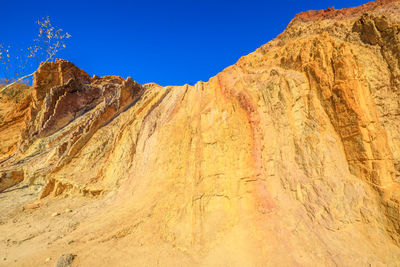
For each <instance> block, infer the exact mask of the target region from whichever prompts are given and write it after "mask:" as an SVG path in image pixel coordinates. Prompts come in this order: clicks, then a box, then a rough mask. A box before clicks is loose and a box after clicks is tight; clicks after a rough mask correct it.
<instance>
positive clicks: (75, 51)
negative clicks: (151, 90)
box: [0, 0, 368, 85]
mask: <svg viewBox="0 0 400 267" xmlns="http://www.w3.org/2000/svg"><path fill="white" fill-rule="evenodd" d="M366 2H368V1H359V0H355V1H344V0H320V1H309V0H303V1H235V0H230V1H219V0H214V1H211V0H202V1H189V0H186V1H180V0H179V1H177V0H170V1H151V0H148V1H145V0H143V1H121V0H113V1H102V0H97V1H85V0H80V1H78V0H68V1H55V0H35V1H34V0H30V1H27V0H25V1H24V0H19V1H16V0H0V10H1V11H2V12H1V13H2V16H1V17H2V18H1V20H0V36H1V39H0V43H4V44H10V45H12V46H14V47H24V46H26V45H29V43H30V40H32V39H33V38H34V37H35V35H36V34H37V25H35V21H37V20H38V19H40V18H42V17H45V16H49V17H50V19H51V21H52V23H53V25H57V26H58V27H60V28H62V29H64V30H66V31H68V32H69V33H70V34H71V35H72V38H71V39H69V42H68V46H67V48H66V49H65V50H64V51H63V52H62V53H60V54H59V56H58V57H60V58H65V59H67V60H70V61H72V62H73V63H75V64H76V65H77V66H78V67H80V68H82V69H84V70H85V71H87V72H88V73H89V74H90V75H93V74H96V75H98V76H103V75H120V76H122V77H127V76H131V77H132V78H133V79H134V80H136V81H138V82H139V83H147V82H156V83H158V84H161V85H181V84H185V83H189V84H194V83H195V82H197V81H199V80H203V81H207V80H208V79H209V78H210V77H212V76H214V75H216V74H217V73H218V72H220V71H221V70H223V69H224V68H226V67H227V66H229V65H232V64H234V63H235V62H236V61H237V60H238V59H239V58H240V57H241V56H243V55H246V54H248V53H251V52H252V51H254V50H255V49H257V48H258V47H260V46H261V45H263V44H265V43H267V42H268V41H270V40H272V39H273V38H275V37H276V36H277V35H278V34H279V33H281V32H282V31H283V30H284V29H285V28H286V26H287V24H288V23H289V22H290V20H291V19H292V18H293V17H294V16H295V15H296V14H297V13H299V12H302V11H306V10H311V9H313V10H318V9H325V8H328V7H331V6H334V7H335V8H344V7H350V6H358V5H361V4H364V3H366Z"/></svg>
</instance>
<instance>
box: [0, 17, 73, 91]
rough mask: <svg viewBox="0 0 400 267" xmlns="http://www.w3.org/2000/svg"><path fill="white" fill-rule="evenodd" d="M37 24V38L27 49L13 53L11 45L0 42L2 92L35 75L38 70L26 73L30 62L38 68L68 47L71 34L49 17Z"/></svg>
mask: <svg viewBox="0 0 400 267" xmlns="http://www.w3.org/2000/svg"><path fill="white" fill-rule="evenodd" d="M37 24H38V25H39V33H38V35H37V38H36V39H34V40H33V42H32V45H31V46H29V47H28V48H27V49H26V50H23V49H20V50H19V51H18V52H17V53H15V54H13V53H12V47H11V46H4V45H2V44H0V68H1V69H2V71H3V73H2V75H3V79H1V82H2V83H3V84H5V86H4V87H3V88H1V89H0V93H1V92H3V91H4V90H6V89H7V88H9V87H11V86H12V85H13V84H15V83H20V82H22V81H23V80H24V79H27V78H29V77H31V76H33V75H34V74H35V72H36V71H34V72H33V73H30V74H26V69H27V67H28V66H30V64H32V65H33V66H34V67H35V69H37V68H38V67H39V65H40V64H41V63H42V62H49V61H52V60H53V59H54V57H55V55H56V54H57V53H58V52H59V51H60V50H62V49H64V48H65V47H66V45H65V41H66V39H69V38H70V37H71V35H70V34H69V33H67V32H66V33H64V32H63V30H62V29H60V28H58V27H55V26H53V25H52V24H51V22H50V19H49V17H45V18H43V19H42V20H39V21H38V22H37Z"/></svg>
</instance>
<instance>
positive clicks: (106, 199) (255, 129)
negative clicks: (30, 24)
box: [0, 0, 400, 266]
mask: <svg viewBox="0 0 400 267" xmlns="http://www.w3.org/2000/svg"><path fill="white" fill-rule="evenodd" d="M399 33H400V1H393V0H386V1H385V0H381V1H375V2H371V3H368V4H366V5H363V6H361V7H357V8H350V9H344V10H335V9H333V8H330V9H327V10H322V11H309V12H305V13H301V14H299V15H297V16H296V17H295V18H294V19H293V20H292V21H291V22H290V24H289V26H288V28H287V29H286V30H285V31H284V32H283V33H282V34H280V35H279V36H278V37H277V38H276V39H274V40H272V41H271V42H269V43H267V44H266V45H264V46H262V47H260V48H259V49H258V50H256V51H255V52H253V53H251V54H249V55H247V56H245V57H242V58H241V59H240V60H239V61H238V62H237V63H236V64H235V65H233V66H231V67H228V68H227V69H225V70H224V71H223V72H221V73H219V74H218V75H216V76H215V77H213V78H211V79H210V80H209V81H208V82H198V83H197V84H196V85H195V86H189V85H184V86H167V87H161V86H158V85H156V84H145V85H140V84H138V83H136V82H134V81H133V80H132V79H131V78H127V79H126V80H125V79H122V78H120V77H115V76H106V77H96V76H94V77H93V78H91V77H90V76H89V75H88V74H87V73H85V72H84V71H82V70H80V69H78V68H77V67H75V66H74V65H73V64H72V63H70V62H67V61H64V60H57V61H56V62H54V63H46V64H43V65H41V67H40V68H39V70H38V71H37V72H36V74H35V80H34V84H33V86H32V87H31V88H28V89H25V90H24V91H23V92H21V91H18V89H15V88H14V89H13V90H16V91H15V92H16V93H14V95H10V96H4V97H3V98H2V99H0V140H1V143H0V152H1V153H0V190H3V193H1V194H0V196H4V197H3V200H0V201H3V202H4V203H5V204H1V205H2V206H3V207H2V210H0V213H2V214H3V215H2V217H0V219H1V222H2V223H1V224H0V233H1V236H0V239H1V243H0V248H1V249H0V251H5V254H6V255H7V260H6V261H5V262H4V264H7V265H8V264H10V265H12V264H14V265H26V266H31V264H32V263H33V265H36V266H38V265H46V264H54V263H52V259H55V258H56V257H57V256H58V255H60V254H62V253H64V252H71V253H74V254H76V255H77V257H76V260H75V261H74V264H76V266H105V265H111V266H116V265H118V266H156V265H161V266H177V265H178V266H188V265H202V266H265V265H267V266H293V265H300V266H311V265H317V266H337V265H339V266H370V265H372V266H399V265H400V117H399V116H400V35H399ZM17 96H18V97H17ZM16 184H18V185H17V187H14V189H12V188H10V187H11V186H14V185H16ZM22 185H28V186H29V187H30V190H31V191H29V192H33V193H30V194H33V195H32V198H29V199H26V200H25V202H23V203H22V204H18V203H13V204H12V205H11V204H9V205H11V206H12V207H13V208H14V209H15V210H11V211H10V209H9V208H8V209H7V210H6V207H7V206H6V204H7V203H9V202H10V200H8V201H9V202H7V199H10V198H11V197H12V194H17V193H16V191H18V190H19V189H21V188H22V187H21V186H22ZM18 186H19V187H18ZM18 188H19V189H18ZM21 190H25V189H21ZM35 192H37V193H35ZM36 194H37V196H36ZM33 197H35V198H37V200H36V201H35V202H34V203H33V204H30V205H28V206H26V205H27V204H28V203H30V202H32V201H34V199H33ZM21 205H24V207H25V208H24V209H23V210H22V211H21ZM65 208H71V209H72V212H71V210H69V212H65V213H64V212H62V211H63V210H64V209H65ZM53 212H55V214H54V215H55V216H54V217H52V216H50V215H51V214H52V213H53ZM66 250H67V251H66ZM46 258H48V259H50V260H49V261H47V262H45V259H46ZM14 260H16V261H14ZM0 264H3V263H1V262H0ZM369 264H370V265H369Z"/></svg>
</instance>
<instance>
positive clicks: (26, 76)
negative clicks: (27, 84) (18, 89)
mask: <svg viewBox="0 0 400 267" xmlns="http://www.w3.org/2000/svg"><path fill="white" fill-rule="evenodd" d="M35 72H36V71H34V72H33V73H31V74H28V75H25V76H24V77H21V78H19V79H18V80H16V81H15V82H12V83H9V84H7V85H6V86H4V87H3V88H1V89H0V93H2V92H3V91H4V90H6V89H7V88H9V87H11V86H12V85H14V84H16V83H17V82H20V81H22V80H23V79H26V78H28V77H31V76H33V74H35Z"/></svg>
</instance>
